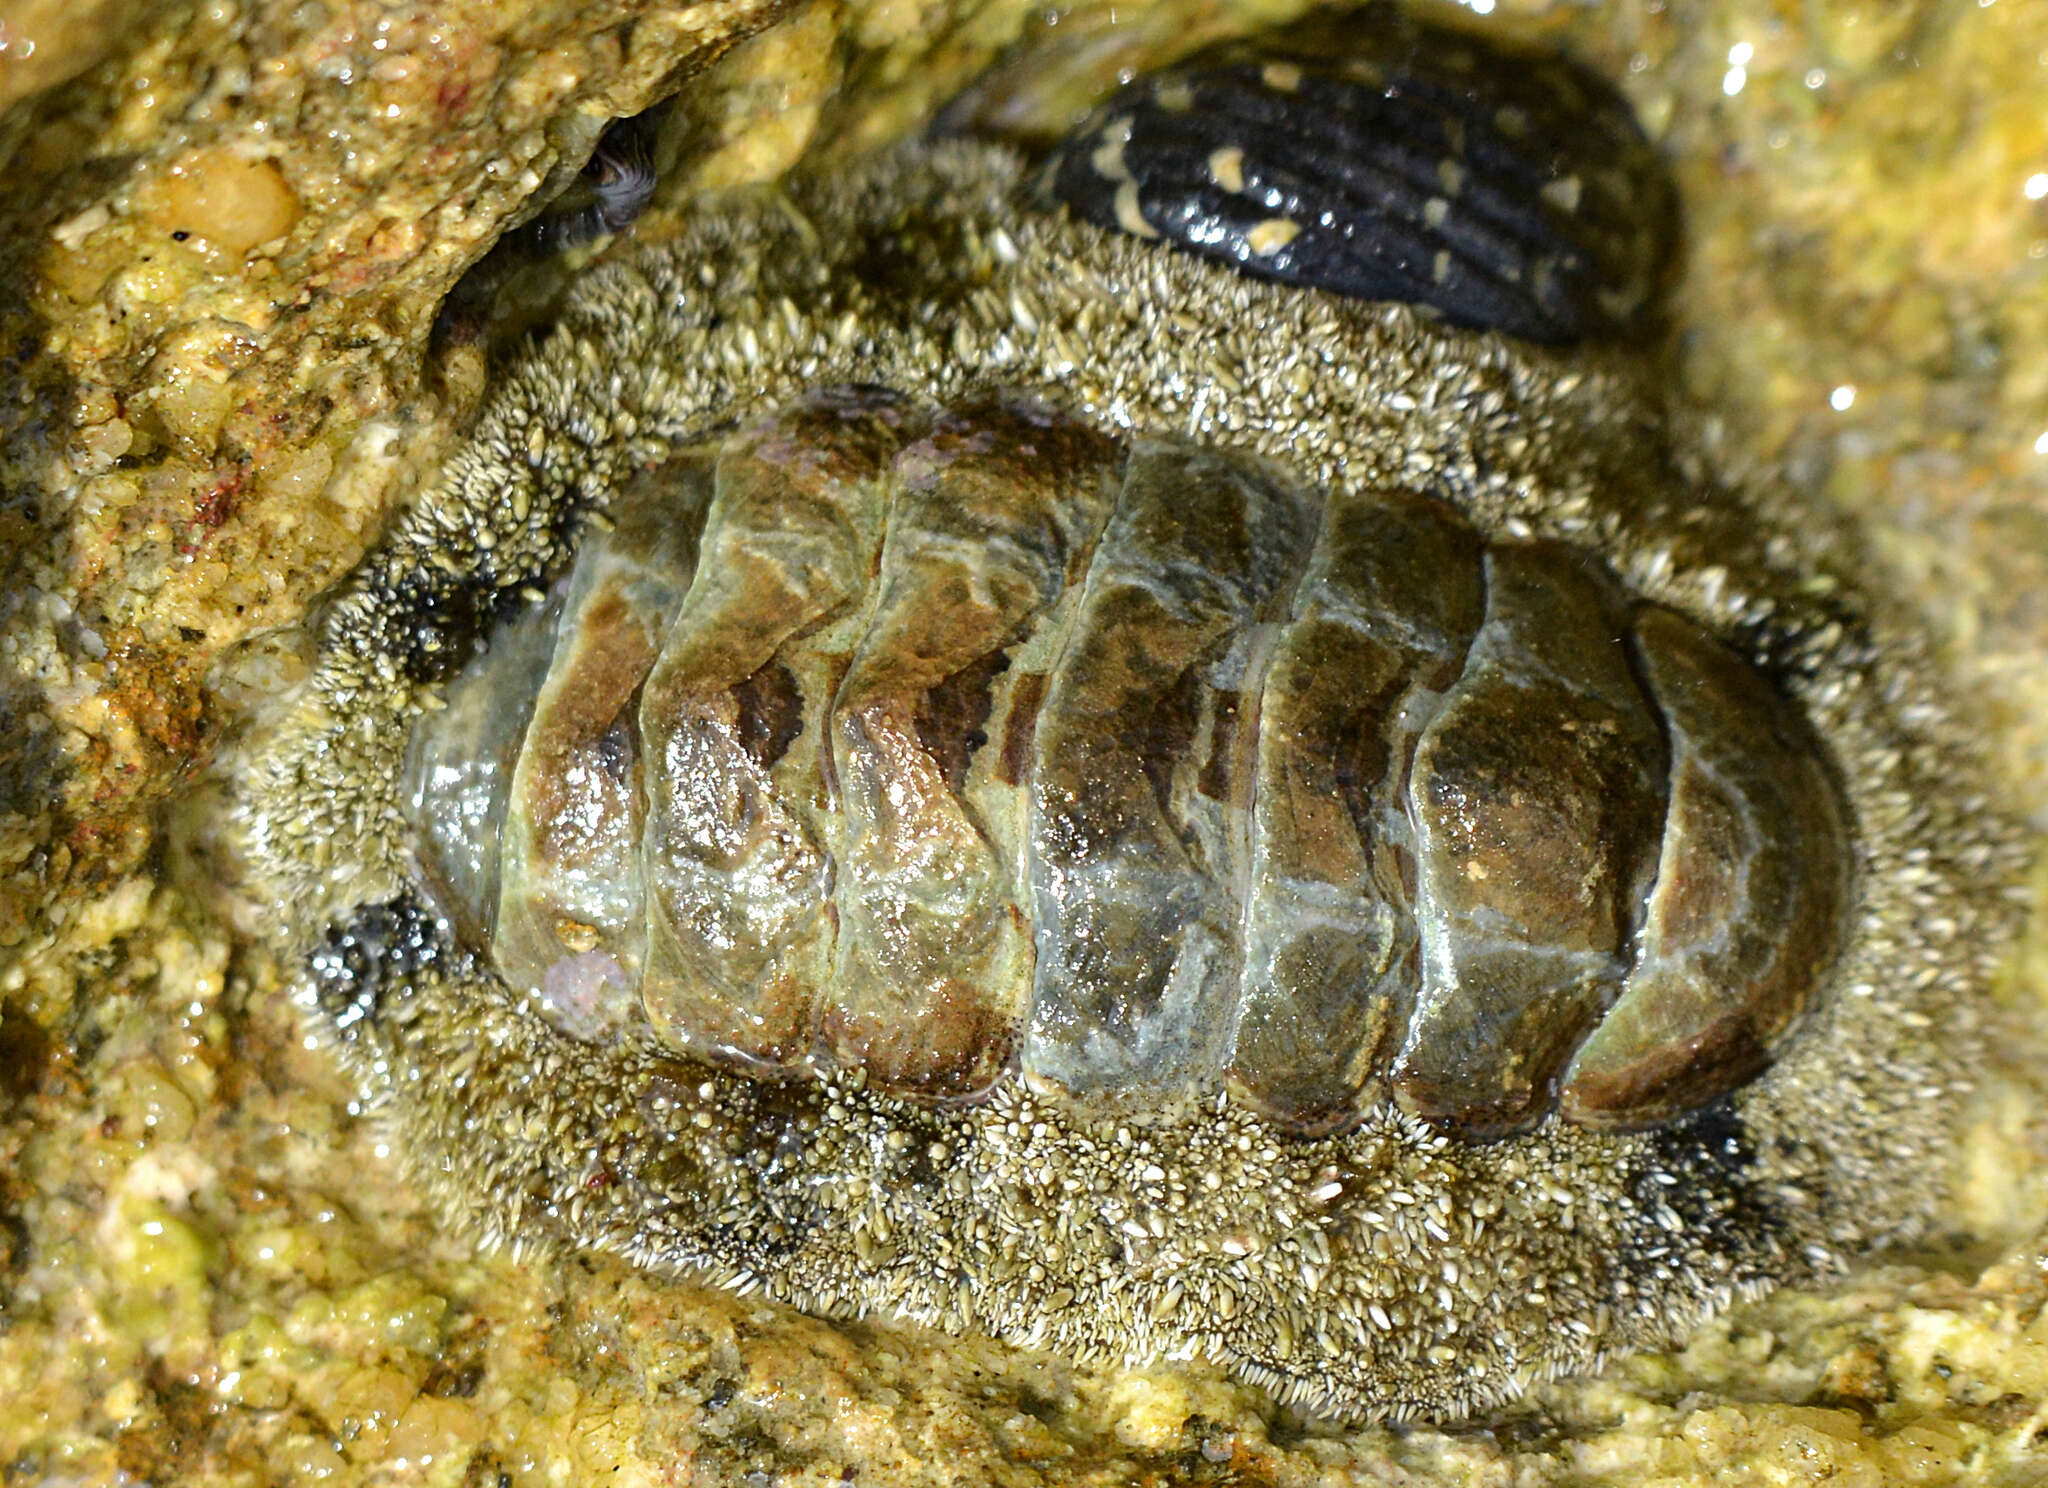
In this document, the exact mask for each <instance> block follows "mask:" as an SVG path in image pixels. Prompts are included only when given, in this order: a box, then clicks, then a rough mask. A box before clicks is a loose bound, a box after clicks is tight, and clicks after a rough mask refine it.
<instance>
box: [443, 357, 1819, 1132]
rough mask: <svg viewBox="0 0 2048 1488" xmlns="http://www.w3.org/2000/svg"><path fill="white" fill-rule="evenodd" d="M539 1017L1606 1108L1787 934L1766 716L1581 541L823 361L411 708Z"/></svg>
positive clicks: (595, 1032) (672, 467) (843, 1055)
mask: <svg viewBox="0 0 2048 1488" xmlns="http://www.w3.org/2000/svg"><path fill="white" fill-rule="evenodd" d="M411 795H412V799H413V802H414V810H415V811H416V812H417V814H418V819H419V823H420V826H421V829H422V835H423V837H424V839H425V841H426V842H427V843H428V844H429V850H428V853H427V857H426V861H427V864H428V869H429V873H430V875H431V877H432V879H433V881H434V882H435V884H436V887H437V888H438V890H439V891H440V893H441V896H442V898H443V901H444V902H445V903H446V904H447V905H448V906H449V908H450V909H451V911H452V913H453V915H454V917H455V918H456V919H457V921H458V922H459V923H460V924H461V925H462V926H463V927H464V930H465V933H466V934H468V935H469V936H470V937H471V938H472V940H473V941H475V942H476V943H477V944H479V945H488V947H489V949H490V952H491V954H492V957H493V959H494V961H495V964H496V966H497V967H498V969H499V971H500V972H501V973H502V974H503V975H504V976H505V977H506V978H507V979H508V980H509V981H510V982H511V983H512V984H513V985H514V986H515V987H517V988H520V989H522V990H530V991H532V992H534V993H535V994H537V995H538V996H539V997H540V998H541V1000H542V1002H543V1004H544V1005H545V1007H546V1008H547V1009H549V1011H550V1015H551V1016H553V1017H555V1018H556V1019H557V1020H558V1021H559V1022H560V1023H561V1024H562V1026H564V1027H565V1028H567V1029H569V1030H571V1031H573V1032H576V1033H578V1034H579V1035H581V1036H584V1037H590V1038H599V1037H604V1036H606V1035H607V1034H608V1033H612V1032H616V1030H617V1028H618V1027H619V1026H621V1025H623V1024H625V1023H627V1022H632V1021H637V1020H638V1019H641V1018H644V1019H645V1021H646V1022H647V1023H649V1024H651V1025H652V1026H653V1028H654V1029H655V1030H656V1031H657V1032H658V1034H659V1036H660V1038H661V1039H662V1041H663V1042H664V1043H665V1044H667V1045H668V1046H669V1047H671V1048H674V1049H676V1050H678V1051H681V1052H687V1053H690V1054H695V1055H700V1056H703V1057H707V1058H710V1059H713V1060H715V1061H722V1062H725V1063H727V1064H731V1065H735V1066H738V1067H743V1068H751V1069H757V1070H774V1069H781V1070H795V1069H799V1068H805V1067H808V1064H809V1062H810V1061H811V1060H813V1059H816V1060H818V1061H820V1062H821V1063H822V1064H823V1065H824V1066H825V1067H826V1068H828V1069H829V1068H833V1067H852V1066H858V1067H860V1068H861V1069H863V1070H864V1071H865V1072H866V1074H867V1077H868V1078H869V1079H870V1080H871V1081H872V1082H873V1083H874V1084H875V1085H876V1086H877V1087H878V1088H881V1089H884V1090H890V1091H896V1092H899V1093H902V1094H905V1095H910V1096H914V1097H929V1098H936V1097H960V1096H975V1095H978V1094H982V1093H984V1092H986V1091H987V1090H988V1088H989V1087H990V1086H991V1085H992V1084H993V1083H994V1082H995V1081H996V1080H997V1079H998V1078H999V1077H1001V1076H1002V1075H1003V1074H1004V1073H1005V1072H1006V1071H1007V1070H1009V1069H1011V1068H1012V1067H1013V1066H1016V1065H1019V1064H1021V1066H1022V1067H1023V1068H1024V1069H1025V1070H1027V1071H1029V1072H1030V1073H1032V1074H1034V1075H1037V1076H1040V1077H1043V1078H1046V1079H1050V1080H1052V1081H1056V1082H1058V1083H1059V1084H1060V1085H1062V1086H1064V1087H1066V1088H1067V1089H1068V1090H1070V1091H1073V1092H1075V1093H1077V1094H1081V1095H1087V1094H1091V1093H1098V1092H1112V1091H1128V1090H1132V1089H1141V1090H1145V1091H1148V1092H1152V1093H1154V1094H1155V1095H1156V1094H1157V1093H1160V1092H1169V1093H1170V1092H1175V1091H1186V1092H1188V1093H1194V1092H1196V1091H1199V1090H1203V1089H1206V1088H1209V1087H1211V1086H1213V1085H1216V1084H1218V1083H1222V1082H1225V1081H1227V1082H1228V1083H1229V1084H1230V1085H1231V1086H1232V1087H1233V1088H1234V1089H1235V1090H1236V1091H1237V1092H1239V1093H1240V1094H1241V1095H1242V1097H1243V1098H1244V1099H1246V1100H1248V1101H1250V1102H1251V1103H1252V1104H1253V1106H1254V1107H1255V1108H1257V1109H1259V1110H1261V1111H1263V1112H1265V1113H1268V1114H1269V1115H1271V1116H1273V1117H1274V1118H1276V1119H1277V1120H1279V1121H1280V1122H1281V1123H1283V1124H1284V1125H1286V1126H1288V1127H1290V1128H1292V1129H1295V1130H1328V1129H1331V1128H1332V1127H1340V1126H1342V1125H1344V1124H1345V1123H1346V1122H1347V1121H1349V1120H1351V1119H1353V1118H1355V1117H1356V1116H1357V1115H1358V1114H1359V1113H1360V1112H1361V1111H1362V1110H1363V1109H1364V1107H1365V1106H1366V1105H1368V1104H1369V1103H1370V1102H1371V1101H1373V1100H1375V1099H1378V1098H1379V1097H1380V1096H1381V1095H1382V1094H1390V1095H1391V1096H1392V1097H1393V1098H1394V1099H1395V1100H1397V1101H1398V1102H1399V1103H1401V1104H1402V1105H1403V1106H1404V1107H1406V1108H1407V1109H1409V1110H1410V1111H1412V1112H1414V1113H1416V1114H1419V1115H1422V1116H1425V1117H1427V1118H1430V1119H1432V1120H1438V1121H1444V1122H1448V1123H1451V1124H1453V1125H1455V1126H1457V1127H1458V1128H1460V1129H1461V1130H1463V1131H1465V1132H1467V1133H1471V1134H1481V1135H1483V1134H1495V1133H1500V1132H1505V1131H1510V1130H1514V1129H1518V1128H1520V1127H1523V1126H1526V1125H1528V1124H1529V1123H1530V1122H1532V1121H1535V1120H1537V1119H1540V1118H1541V1117H1542V1116H1543V1115H1544V1114H1545V1113H1546V1112H1547V1111H1548V1110H1550V1109H1551V1108H1552V1107H1553V1106H1558V1107H1561V1109H1562V1111H1563V1113H1564V1115H1565V1116H1566V1118H1567V1119H1569V1120H1572V1121H1575V1122H1581V1123H1585V1124H1590V1125H1594V1126H1600V1127H1624V1128H1625V1127H1638V1126H1643V1125H1647V1124H1652V1123H1655V1122H1659V1121H1662V1120H1665V1119H1667V1118H1670V1117H1673V1116H1676V1115H1681V1114H1684V1113H1686V1112H1688V1111H1691V1110H1693V1109H1696V1108H1697V1107H1699V1106H1701V1105H1703V1104H1705V1103H1706V1102H1708V1101H1710V1100H1712V1099H1714V1098H1715V1097H1717V1096H1720V1095H1722V1094H1724V1093H1726V1092H1727V1091H1728V1090H1729V1089H1731V1088H1733V1087H1734V1086H1735V1085H1737V1084H1739V1083H1741V1082H1742V1081H1744V1080H1746V1079H1748V1078H1749V1077H1750V1076H1752V1075H1754V1074H1755V1073H1756V1072H1757V1071H1758V1070H1759V1069H1761V1068H1762V1067H1763V1065H1764V1063H1765V1061H1766V1060H1767V1058H1768V1055H1769V1051H1770V1049H1771V1047H1772V1045H1773V1043H1774V1041H1775V1040H1776V1039H1777V1038H1778V1037H1779V1036H1780V1035H1781V1034H1782V1033H1783V1032H1784V1031H1785V1030H1786V1029H1787V1027H1788V1026H1789V1025H1790V1024H1791V1023H1792V1021H1793V1019H1794V1017H1795V1015H1796V1014H1797V1013H1798V1011H1799V1009H1800V1008H1801V1006H1802V1005H1803V1004H1804V1002H1805V1000H1806V998H1807V997H1808V995H1809V993H1810V992H1811V991H1812V989H1813V987H1814V985H1815V981H1816V978H1817V977H1818V976H1819V975H1820V973H1821V971H1822V969H1823V968H1824V966H1825V965H1826V962H1827V960H1828V958H1829V956H1830V954H1831V952H1832V949H1833V947H1834V946H1835V944H1836V942H1837V940H1838V938H1839V935H1840V931H1841V923H1842V917H1843V914H1844V912H1845V908H1846V903H1847V889H1848V866H1849V849H1848V844H1847V837H1846V822H1845V820H1844V811H1843V806H1842V803H1841V801H1840V798H1839V795H1838V792H1837V788H1836V786H1835V782H1834V778H1833V774H1832V770H1831V767H1830V766H1829V764H1828V762H1827V760H1826V757H1825V752H1824V750H1823V749H1822V747H1821V746H1820V744H1819V742H1818V741H1817V740H1816V739H1815V737H1814V735H1813V733H1812V730H1811V729H1810V728H1809V727H1808V725H1807V724H1806V723H1805V721H1804V720H1803V719H1802V718H1801V717H1800V715H1799V713H1798V711H1797V709H1796V708H1794V707H1793V706H1792V705H1791V704H1790V703H1788V702H1787V701H1785V700H1784V699H1783V698H1782V697H1780V696H1779V695H1778V694H1777V693H1776V692H1775V691H1774V690H1773V689H1772V687H1771V685H1770V684H1769V683H1768V682H1767V681H1766V680H1765V679H1764V678H1763V677H1761V676H1760V675H1759V674H1758V673H1757V672H1756V671H1755V670H1754V669H1753V668H1752V667H1750V666H1749V665H1748V664H1747V663H1746V662H1745V661H1743V660H1742V659H1740V658H1738V657H1737V656H1735V655H1734V654H1733V653H1732V652H1730V651H1729V650H1728V649H1726V648H1725V647H1724V646H1722V645H1721V644H1720V643H1719V642H1717V641H1716V640H1714V639H1713V638H1712V637H1711V636H1709V635H1708V634H1707V633H1705V632H1704V631H1703V630H1702V629H1701V628H1700V627H1699V626H1698V625H1696V624H1695V623H1693V622H1692V621H1690V620H1688V619H1686V618H1685V617H1683V616H1681V615H1679V614H1677V613H1675V612H1673V611H1671V610H1668V609H1665V608H1662V607H1659V606H1655V605H1645V604H1641V603H1639V602H1636V601H1633V600H1632V599H1630V598H1629V597H1628V596H1627V595H1626V594H1625V593H1623V592H1622V591H1621V589H1620V588H1619V586H1618V585H1617V584H1616V583H1615V581H1614V579H1613V578H1612V577H1611V576H1610V575H1609V574H1608V573H1606V572H1605V570H1604V569H1603V568H1602V566H1601V565H1600V564H1599V562H1598V561H1597V560H1596V559H1593V558H1592V557H1590V556H1589V555H1587V554H1585V553H1582V552H1578V551H1575V550H1573V549H1570V548H1568V547H1565V546H1563V545H1560V544H1555V543H1542V542H1515V541H1502V542H1492V543H1489V542H1487V541H1485V540H1483V539H1482V538H1481V537H1480V536H1479V535H1478V533H1477V532H1475V530H1474V529H1473V528H1472V527H1471V525H1470V524H1469V523H1468V522H1466V521H1465V520H1464V519H1463V518H1462V517H1460V516H1459V515H1458V514H1457V512H1456V511H1455V510H1454V509H1453V508H1452V507H1450V506H1448V505H1447V504H1445V503H1443V502H1441V501H1439V500H1436V499H1433V498H1431V497H1429V496H1427V495H1423V494H1420V493H1416V492H1410V491H1401V490H1373V491H1362V490H1352V489H1347V488H1343V487H1339V488H1336V489H1332V490H1329V491H1323V490H1319V489H1316V488H1314V487H1312V486H1310V485H1307V484H1305V483H1302V482H1300V481H1299V480H1297V479H1295V478H1293V477H1292V476H1291V475H1290V474H1289V473H1288V472H1286V471H1285V470H1282V469H1279V468H1276V467H1273V466H1271V465H1269V464H1267V463H1265V462H1262V461H1260V460H1257V459H1253V458H1249V457H1246V456H1242V455H1234V454H1231V453H1228V452H1223V451H1218V450H1213V449H1203V448H1199V447H1196V446H1193V445H1188V444H1183V443H1177V442H1171V441H1158V440H1142V439H1141V440H1135V441H1126V440H1122V439H1118V438H1113V437H1111V436H1109V435H1106V434H1104V433H1101V432H1098V431H1097V430H1095V429H1093V428H1091V427H1090V426H1088V425H1086V424H1084V423H1082V422H1080V421H1078V420H1076V419H1073V418H1071V417H1068V416H1065V415H1062V414H1059V413H1056V412H1053V411H1051V410H1049V409H1047V408H1044V407H1043V406H1040V405H1038V404H1036V403H1032V402H1027V401H1020V400H1016V399H1009V400H1004V399H1000V398H991V399H987V400H983V401H980V402H977V403H974V404H968V405H955V406H951V407H935V406H931V405H928V404H922V403H920V402H918V401H917V400H915V399H912V398H908V397H904V396H900V395H896V394H891V393H885V392H882V391H880V390H875V389H835V390H826V391H823V392H820V393H818V394H816V395H814V396H812V397H810V398H808V399H805V400H803V401H801V402H799V403H797V404H795V405H792V406H789V407H786V408H784V409H783V410H781V411H780V412H778V413H776V414H774V415H772V416H770V417H768V418H766V419H765V420H763V421H761V422H759V423H757V424H755V425H754V426H752V427H750V428H747V429H745V430H743V431H741V432H739V433H737V434H735V435H733V436H732V437H730V438H729V439H727V440H726V441H725V442H724V443H723V445H722V446H720V447H719V448H718V449H717V450H716V452H715V454H705V455H700V456H692V457H688V458H683V459H679V460H677V461H675V462H672V463H671V464H669V465H667V466H665V467H663V468H662V469H661V470H659V471H657V472H654V473H652V474H650V475H648V476H645V477H643V478H642V479H641V480H640V481H639V482H638V483H637V484H636V485H635V486H634V487H633V488H632V489H631V490H629V492H628V493H627V494H626V496H625V497H624V498H623V499H621V500H620V501H619V502H618V503H617V504H616V505H615V506H614V508H613V510H612V513H611V530H610V531H609V532H608V533H606V534H605V535H603V536H600V537H596V538H593V539H592V540H589V541H587V542H586V543H585V545H584V546H583V548H582V550H581V552H580V554H579V556H578V558H577V560H576V564H575V567H574V568H573V570H572V571H571V573H570V575H569V577H568V579H567V581H566V584H565V585H564V587H563V590H562V592H561V595H560V598H559V599H558V601H557V602H556V604H555V605H554V606H553V607H552V608H550V609H549V610H548V612H547V613H546V614H545V615H544V616H539V617H535V618H534V619H532V620H529V621H528V622H527V623H526V625H525V626H524V627H523V628H522V629H521V630H519V631H517V632H515V633H514V634H513V635H512V636H510V637H508V638H507V639H506V640H505V641H503V642H502V643H500V644H498V645H496V646H494V647H493V648H492V649H491V650H490V652H489V653H488V654H487V655H486V656H485V658H484V659H483V660H482V661H481V662H480V663H479V664H477V665H476V666H474V667H473V668H472V670H471V672H470V673H469V674H468V675H467V676H465V677H464V678H463V679H462V680H460V681H459V682H458V683H456V684H455V686H454V687H453V688H452V689H451V691H450V706H449V707H448V708H447V710H446V711H444V712H441V713H438V714H435V715H432V717H431V719H430V721H429V723H428V724H427V725H425V726H424V727H423V728H422V730H421V732H420V736H419V738H418V740H417V742H416V745H415V751H414V778H413V786H412V791H411Z"/></svg>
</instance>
